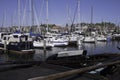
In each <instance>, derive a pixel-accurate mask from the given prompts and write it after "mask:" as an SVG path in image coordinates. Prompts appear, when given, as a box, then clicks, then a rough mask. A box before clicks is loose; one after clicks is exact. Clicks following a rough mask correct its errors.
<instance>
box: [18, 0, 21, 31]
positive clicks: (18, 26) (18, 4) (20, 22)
mask: <svg viewBox="0 0 120 80" xmlns="http://www.w3.org/2000/svg"><path fill="white" fill-rule="evenodd" d="M18 22H19V23H18V28H19V30H20V31H21V26H20V23H21V22H20V0H18Z"/></svg>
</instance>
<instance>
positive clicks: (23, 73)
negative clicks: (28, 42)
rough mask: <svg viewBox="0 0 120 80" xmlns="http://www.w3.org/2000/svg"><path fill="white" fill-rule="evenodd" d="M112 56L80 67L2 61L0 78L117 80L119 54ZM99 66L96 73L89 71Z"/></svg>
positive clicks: (119, 61) (21, 79) (22, 79)
mask: <svg viewBox="0 0 120 80" xmlns="http://www.w3.org/2000/svg"><path fill="white" fill-rule="evenodd" d="M104 56H105V55H104ZM112 56H113V55H111V56H110V58H109V60H108V57H106V59H107V61H106V60H105V61H104V62H103V63H102V64H99V65H97V64H93V65H90V66H87V67H82V68H81V67H79V68H70V67H68V66H62V65H58V64H57V65H55V64H52V63H51V64H50V63H47V62H39V61H36V62H35V61H33V62H8V63H6V64H4V63H3V64H0V70H1V71H0V80H110V78H112V79H111V80H119V79H120V77H119V73H120V56H119V55H115V56H114V58H112ZM97 58H98V57H97ZM99 58H100V57H99ZM104 58H105V57H104ZM95 60H97V59H95ZM98 62H99V60H98ZM95 63H96V62H95ZM2 66H3V67H2ZM5 66H6V67H5ZM99 68H104V69H103V70H102V71H99V72H98V73H90V72H91V71H94V70H96V69H99ZM3 69H4V70H3Z"/></svg>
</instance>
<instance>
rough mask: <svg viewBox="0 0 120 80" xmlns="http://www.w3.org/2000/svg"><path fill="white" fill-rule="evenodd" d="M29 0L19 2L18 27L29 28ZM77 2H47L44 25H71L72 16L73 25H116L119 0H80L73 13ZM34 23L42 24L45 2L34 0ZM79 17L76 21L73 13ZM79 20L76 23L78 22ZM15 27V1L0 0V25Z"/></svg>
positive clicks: (60, 0)
mask: <svg viewBox="0 0 120 80" xmlns="http://www.w3.org/2000/svg"><path fill="white" fill-rule="evenodd" d="M29 1H30V0H20V24H21V25H31V24H32V23H31V16H30V15H31V13H32V12H31V9H30V4H29V3H30V2H29ZM77 1H78V0H48V23H50V24H56V25H61V26H64V25H65V24H67V23H68V24H72V22H71V20H73V18H74V14H75V13H76V17H75V23H76V22H80V23H81V22H88V23H90V22H91V6H92V7H93V23H97V22H102V21H107V22H113V23H116V24H119V23H120V9H119V8H120V0H80V8H79V12H77V11H76V7H77ZM33 2H34V3H33V4H34V24H37V25H39V24H41V23H42V24H43V23H46V18H47V17H46V0H34V1H33ZM78 13H79V14H80V19H79V17H78V15H77V14H78ZM78 20H79V21H78ZM11 25H12V26H13V25H19V19H18V0H0V26H11Z"/></svg>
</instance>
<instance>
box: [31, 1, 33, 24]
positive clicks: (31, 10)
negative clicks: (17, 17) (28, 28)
mask: <svg viewBox="0 0 120 80" xmlns="http://www.w3.org/2000/svg"><path fill="white" fill-rule="evenodd" d="M31 17H32V18H31V19H32V26H34V5H33V0H31Z"/></svg>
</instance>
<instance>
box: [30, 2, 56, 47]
mask: <svg viewBox="0 0 120 80" xmlns="http://www.w3.org/2000/svg"><path fill="white" fill-rule="evenodd" d="M32 1H33V0H32ZM32 7H33V2H32ZM32 13H33V11H32ZM46 13H47V14H46V15H47V19H46V20H47V32H48V0H46ZM35 37H36V38H37V39H35V40H34V41H33V46H34V48H41V49H44V48H46V49H51V48H52V47H53V46H54V45H53V44H52V43H51V42H50V41H49V39H45V37H43V38H40V37H38V36H35Z"/></svg>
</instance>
